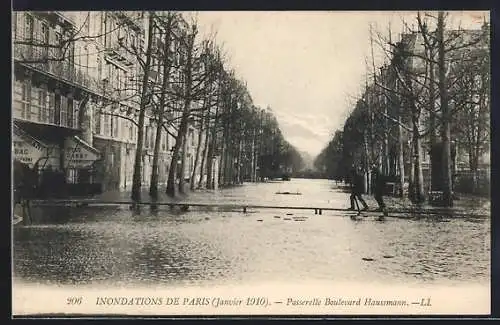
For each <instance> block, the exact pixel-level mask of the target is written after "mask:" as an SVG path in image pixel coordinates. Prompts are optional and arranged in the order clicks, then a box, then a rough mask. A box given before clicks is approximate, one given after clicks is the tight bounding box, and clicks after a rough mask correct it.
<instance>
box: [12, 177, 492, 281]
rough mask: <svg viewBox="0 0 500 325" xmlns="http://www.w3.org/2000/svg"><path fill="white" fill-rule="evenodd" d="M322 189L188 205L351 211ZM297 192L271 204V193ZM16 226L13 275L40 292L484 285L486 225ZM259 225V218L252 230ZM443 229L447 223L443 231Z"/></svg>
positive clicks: (103, 211) (92, 221) (303, 220)
mask: <svg viewBox="0 0 500 325" xmlns="http://www.w3.org/2000/svg"><path fill="white" fill-rule="evenodd" d="M332 185H333V184H332V183H331V182H328V181H318V180H315V181H306V180H297V181H293V180H292V181H291V182H283V183H269V184H251V185H248V186H241V187H237V188H235V189H232V190H223V191H219V192H208V193H205V194H203V195H202V194H198V193H197V194H194V195H192V196H191V197H190V200H193V201H194V202H228V203H235V202H246V203H249V204H250V203H251V204H261V205H262V204H268V205H286V204H288V205H293V206H298V205H317V206H322V207H327V206H334V207H347V204H348V196H347V194H346V193H344V192H342V191H341V190H334V189H333V190H332ZM297 190H298V191H299V192H301V193H303V194H302V195H300V196H298V195H279V194H275V193H276V192H278V191H281V192H283V191H290V192H295V191H297ZM38 215H39V217H38V218H37V221H36V223H35V224H33V225H32V226H19V227H18V226H16V227H15V228H14V276H15V277H16V278H18V279H22V280H24V281H31V282H44V283H79V284H84V283H93V284H95V283H112V284H113V285H114V286H117V285H123V286H127V285H130V284H153V283H167V284H168V283H175V284H179V283H180V284H184V285H187V284H203V283H207V282H216V283H227V282H243V283H245V282H251V281H253V280H259V279H266V280H270V281H272V280H279V281H283V280H285V281H291V282H293V281H295V280H303V279H311V280H328V281H332V280H333V281H344V280H354V281H379V282H380V281H382V282H384V281H386V282H394V281H400V282H406V281H425V282H432V281H444V280H453V281H467V282H470V281H478V282H487V281H489V277H490V273H489V265H490V264H489V263H490V262H489V261H490V253H489V252H490V246H489V243H490V224H489V222H490V221H489V219H484V218H482V219H480V218H476V219H470V218H453V217H448V216H446V217H433V218H421V219H417V218H407V219H402V218H386V219H385V220H383V221H377V220H375V219H374V218H363V219H359V220H351V219H350V218H349V217H348V215H347V214H342V213H339V212H330V211H326V212H324V213H323V215H315V214H314V211H307V210H305V211H300V210H290V211H286V210H261V211H258V210H253V211H248V213H242V212H236V211H210V210H205V211H203V209H202V210H200V211H197V210H196V209H190V210H189V211H178V210H171V209H169V208H168V207H160V208H159V209H158V211H156V212H155V213H150V211H149V210H148V209H147V208H143V209H141V211H140V212H136V211H131V210H129V208H128V207H120V208H110V207H108V208H81V209H69V208H48V209H45V208H44V209H39V211H38ZM258 220H260V221H258ZM443 221H445V222H443Z"/></svg>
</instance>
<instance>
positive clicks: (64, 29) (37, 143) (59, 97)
mask: <svg viewBox="0 0 500 325" xmlns="http://www.w3.org/2000/svg"><path fill="white" fill-rule="evenodd" d="M157 15H158V17H157V18H160V17H161V15H162V13H161V12H159V13H157ZM181 18H182V17H181ZM147 24H148V19H147V17H146V16H145V15H144V13H143V12H123V11H120V12H98V11H95V12H64V13H60V12H15V13H14V19H13V22H12V25H13V29H12V30H13V40H14V42H13V43H14V44H13V48H14V73H13V76H14V78H13V79H14V81H13V83H14V85H13V89H14V91H13V117H14V130H13V136H14V141H13V155H14V157H15V158H16V159H18V160H20V161H22V162H25V163H28V164H29V165H30V167H34V166H35V167H36V168H37V169H39V170H40V171H41V170H44V169H54V170H57V171H64V173H65V177H66V182H68V183H80V182H93V183H98V184H101V186H102V190H104V191H106V190H127V189H130V188H131V185H132V177H133V170H134V160H135V150H136V143H137V121H138V114H139V101H140V91H141V86H142V83H141V82H142V76H143V69H142V67H141V65H140V63H139V59H140V58H142V59H143V57H142V55H144V51H145V48H146V46H147V44H146V42H147V38H146V31H147V30H148V25H147ZM159 26H160V24H157V25H156V27H155V35H154V42H155V44H154V46H155V47H158V46H161V39H162V35H163V34H162V33H163V32H164V31H162V30H161V28H160V27H159ZM177 26H178V27H177V30H175V31H174V37H173V41H172V44H171V45H172V46H171V47H172V49H171V53H172V54H173V55H174V54H175V55H174V60H177V61H179V60H182V50H180V49H181V48H182V46H181V43H180V41H181V38H182V30H183V29H185V28H186V26H187V24H186V23H185V21H183V20H182V19H181V21H180V23H179V24H177ZM152 61H153V62H152V69H151V70H152V71H150V74H149V78H150V81H151V82H157V83H158V81H159V80H161V78H163V75H162V65H161V64H162V62H161V60H159V59H158V58H157V57H153V59H152ZM170 78H171V84H176V83H178V84H182V82H183V78H184V76H183V74H182V71H181V68H180V66H179V65H177V68H175V69H173V70H172V71H171V73H170ZM169 100H170V102H169V107H181V105H182V102H180V101H179V100H173V101H172V100H171V99H169ZM153 112H154V107H153V106H152V105H151V104H150V106H149V107H147V110H146V119H145V129H144V150H143V153H142V159H143V161H142V170H141V173H142V184H143V185H144V186H148V185H149V182H150V177H151V172H152V167H153V166H152V165H153V153H154V143H155V137H156V127H157V126H156V119H155V116H154V114H153ZM167 115H168V114H167ZM166 129H168V130H170V132H171V134H175V122H173V123H170V125H169V124H167V125H166ZM196 134H197V130H196V129H195V128H194V125H190V128H189V131H188V137H187V141H186V146H185V147H184V151H186V159H187V162H188V163H187V164H186V167H188V168H186V169H185V175H184V177H185V178H189V177H190V176H191V171H192V168H193V162H194V154H195V149H196V146H197V143H196V138H197V135H196ZM174 144H175V139H174V137H173V136H172V135H169V133H168V132H166V131H164V132H162V136H161V145H160V155H159V164H158V168H159V170H158V172H159V182H160V184H161V183H165V182H166V179H167V176H168V168H169V166H170V160H171V151H172V148H173V146H174ZM44 157H45V158H44ZM179 164H180V161H179ZM179 177H180V175H179Z"/></svg>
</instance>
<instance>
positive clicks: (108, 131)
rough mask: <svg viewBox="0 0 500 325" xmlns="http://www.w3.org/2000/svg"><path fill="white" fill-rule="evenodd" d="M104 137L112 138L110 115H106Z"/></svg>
mask: <svg viewBox="0 0 500 325" xmlns="http://www.w3.org/2000/svg"><path fill="white" fill-rule="evenodd" d="M102 133H103V135H106V136H110V135H111V116H109V115H108V114H105V115H104V128H103V132H102Z"/></svg>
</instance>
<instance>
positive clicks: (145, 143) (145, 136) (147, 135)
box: [144, 126, 149, 148]
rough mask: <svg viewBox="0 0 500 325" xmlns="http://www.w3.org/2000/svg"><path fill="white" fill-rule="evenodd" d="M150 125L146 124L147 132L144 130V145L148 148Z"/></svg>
mask: <svg viewBox="0 0 500 325" xmlns="http://www.w3.org/2000/svg"><path fill="white" fill-rule="evenodd" d="M148 139H149V126H146V128H145V132H144V147H146V148H148V147H149V141H148Z"/></svg>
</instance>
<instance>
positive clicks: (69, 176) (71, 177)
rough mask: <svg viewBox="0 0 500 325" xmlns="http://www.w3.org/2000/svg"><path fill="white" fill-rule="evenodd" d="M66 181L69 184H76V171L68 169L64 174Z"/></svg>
mask: <svg viewBox="0 0 500 325" xmlns="http://www.w3.org/2000/svg"><path fill="white" fill-rule="evenodd" d="M66 181H67V182H68V183H69V184H76V183H78V169H74V168H68V169H67V173H66Z"/></svg>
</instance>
